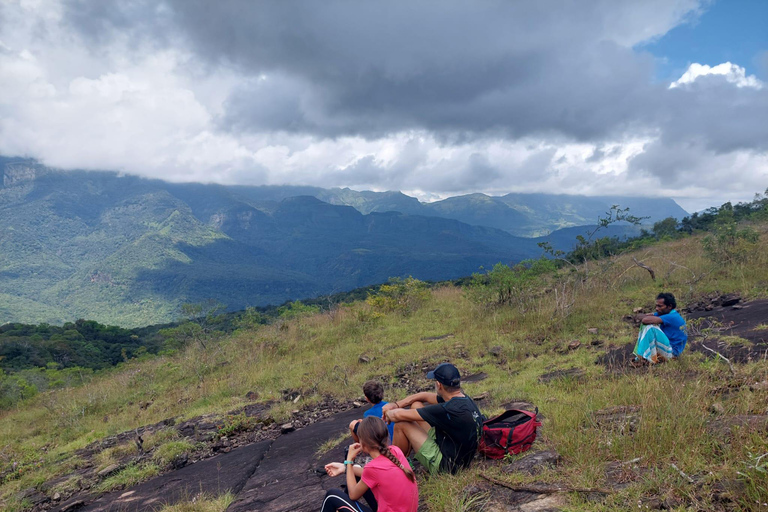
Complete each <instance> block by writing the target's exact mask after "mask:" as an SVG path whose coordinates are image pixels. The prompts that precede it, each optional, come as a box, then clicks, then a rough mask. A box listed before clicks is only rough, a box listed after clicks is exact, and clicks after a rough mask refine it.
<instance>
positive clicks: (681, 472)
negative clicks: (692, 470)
mask: <svg viewBox="0 0 768 512" xmlns="http://www.w3.org/2000/svg"><path fill="white" fill-rule="evenodd" d="M669 465H670V466H672V467H673V468H675V469H676V470H677V472H678V473H680V476H682V477H683V478H685V479H686V480H688V482H690V483H695V481H694V480H693V478H691V477H689V476H688V475H686V474H685V473H683V470H682V469H680V468H679V467H677V466H676V465H674V464H672V463H671V462H670V463H669Z"/></svg>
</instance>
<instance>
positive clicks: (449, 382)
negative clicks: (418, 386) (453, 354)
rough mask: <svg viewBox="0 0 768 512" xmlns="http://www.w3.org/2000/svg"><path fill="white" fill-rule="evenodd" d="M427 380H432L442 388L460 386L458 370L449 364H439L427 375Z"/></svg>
mask: <svg viewBox="0 0 768 512" xmlns="http://www.w3.org/2000/svg"><path fill="white" fill-rule="evenodd" d="M427 378H428V379H434V380H436V381H437V382H439V383H440V384H442V385H444V386H450V387H452V388H455V387H458V386H459V385H461V375H460V374H459V369H458V368H456V367H455V366H453V365H452V364H451V363H441V364H439V365H437V368H435V369H434V370H432V371H431V372H429V373H428V374H427Z"/></svg>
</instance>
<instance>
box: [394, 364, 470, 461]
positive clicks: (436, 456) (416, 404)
mask: <svg viewBox="0 0 768 512" xmlns="http://www.w3.org/2000/svg"><path fill="white" fill-rule="evenodd" d="M427 378H428V379H434V380H435V389H436V391H437V393H426V392H422V393H416V394H414V395H410V396H408V397H406V398H404V399H402V400H398V401H397V402H395V403H390V404H387V405H385V406H384V409H383V410H384V419H385V420H387V421H389V422H393V423H395V436H394V441H393V443H394V444H395V445H397V446H399V447H400V449H401V450H402V451H403V453H405V454H408V453H410V451H411V449H413V451H414V452H415V453H416V459H417V460H418V461H419V462H420V463H421V464H422V465H423V466H424V467H425V468H427V469H428V470H429V471H430V473H433V474H434V473H436V472H438V471H449V472H451V473H455V472H456V471H457V470H458V469H459V468H464V467H467V466H469V464H470V463H471V462H472V458H473V457H474V456H475V452H476V451H477V443H478V441H479V432H480V431H481V429H482V422H483V416H482V414H481V413H480V411H479V410H478V408H477V406H476V405H475V402H473V401H472V399H471V398H469V397H468V396H466V395H465V394H464V393H463V392H462V390H461V387H460V386H461V375H460V374H459V370H458V369H457V368H456V367H455V366H453V365H452V364H450V363H443V364H440V365H438V366H437V368H435V369H434V370H433V371H431V372H429V373H428V374H427ZM406 407H410V409H406Z"/></svg>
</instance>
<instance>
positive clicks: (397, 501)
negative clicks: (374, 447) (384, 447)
mask: <svg viewBox="0 0 768 512" xmlns="http://www.w3.org/2000/svg"><path fill="white" fill-rule="evenodd" d="M389 450H390V451H391V452H392V453H393V454H394V455H395V457H396V458H397V460H399V461H400V463H401V464H402V465H403V466H404V467H406V468H408V469H411V466H410V465H409V464H408V461H407V460H406V458H405V456H404V455H403V452H402V450H400V448H398V447H397V446H394V445H392V446H390V447H389ZM360 479H361V480H362V481H363V482H365V485H367V486H368V488H369V489H370V490H371V491H373V495H374V496H375V497H376V501H377V502H378V504H379V512H416V510H417V509H418V508H419V489H418V487H416V483H415V482H411V481H410V480H408V477H407V476H406V475H405V473H404V472H403V470H402V469H400V468H399V467H397V466H396V465H395V464H393V463H392V461H391V460H389V459H388V458H386V457H385V456H383V455H380V456H378V457H376V458H375V459H373V460H372V461H371V462H369V463H368V464H366V465H365V467H364V468H363V475H362V476H361V477H360Z"/></svg>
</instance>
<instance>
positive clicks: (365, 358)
mask: <svg viewBox="0 0 768 512" xmlns="http://www.w3.org/2000/svg"><path fill="white" fill-rule="evenodd" d="M357 361H358V362H359V363H370V362H371V357H370V356H366V355H365V354H363V355H361V356H360V357H358V358H357Z"/></svg>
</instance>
